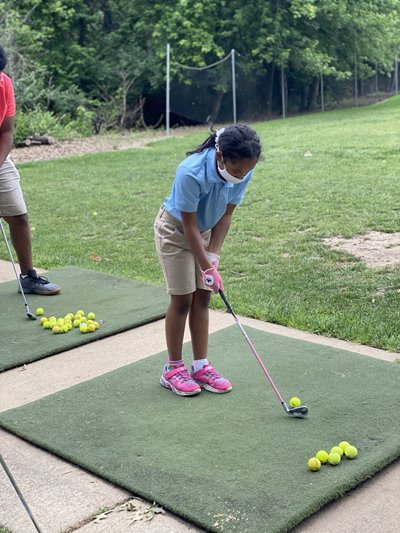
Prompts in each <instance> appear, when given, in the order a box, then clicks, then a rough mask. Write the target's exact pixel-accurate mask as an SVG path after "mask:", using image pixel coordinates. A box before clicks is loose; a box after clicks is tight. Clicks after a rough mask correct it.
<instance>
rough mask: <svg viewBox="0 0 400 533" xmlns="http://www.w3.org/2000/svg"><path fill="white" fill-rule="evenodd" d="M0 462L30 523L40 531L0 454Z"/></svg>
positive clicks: (39, 532)
mask: <svg viewBox="0 0 400 533" xmlns="http://www.w3.org/2000/svg"><path fill="white" fill-rule="evenodd" d="M0 463H1V466H2V467H3V468H4V472H5V473H6V474H7V476H8V479H9V480H10V482H11V485H12V486H13V487H14V489H15V492H16V493H17V494H18V497H19V499H20V501H21V503H22V505H23V506H24V508H25V511H26V512H27V514H28V516H29V518H30V519H31V521H32V524H33V525H34V526H35V529H36V531H37V532H38V533H42V530H41V529H40V527H39V526H38V524H37V522H36V520H35V518H34V516H33V514H32V513H31V510H30V509H29V507H28V504H27V503H26V501H25V499H24V497H23V496H22V492H21V491H20V490H19V487H18V485H17V483H16V481H15V479H14V478H13V476H12V474H11V472H10V470H9V469H8V466H7V465H6V462H5V461H4V459H3V457H2V456H1V454H0Z"/></svg>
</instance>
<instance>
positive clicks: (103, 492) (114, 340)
mask: <svg viewBox="0 0 400 533" xmlns="http://www.w3.org/2000/svg"><path fill="white" fill-rule="evenodd" d="M10 279H14V272H13V270H12V268H11V267H10V264H9V263H7V262H5V261H0V282H1V281H8V280H10ZM0 305H1V303H0ZM23 311H24V310H23V304H22V303H21V313H22V312H23ZM240 320H241V322H242V323H243V324H244V325H249V326H251V327H254V328H257V329H260V330H263V331H267V332H271V333H275V334H278V335H285V336H289V337H292V338H296V339H303V340H307V341H309V342H314V343H316V344H322V345H325V346H333V347H336V348H342V349H345V350H349V351H353V352H356V353H359V354H362V355H365V356H369V357H376V358H379V359H384V360H388V361H393V360H395V359H396V358H397V357H398V354H393V353H389V352H385V351H382V350H376V349H373V348H369V347H366V346H359V345H355V344H352V343H348V342H344V341H339V340H337V339H330V338H325V337H320V336H318V335H313V334H308V333H304V332H301V331H297V330H294V329H290V328H285V327H282V326H276V325H273V324H268V323H265V322H260V321H256V320H252V319H248V318H244V317H240ZM210 322H211V328H210V329H211V332H214V331H218V330H220V329H223V328H225V327H228V326H230V325H231V324H232V317H231V316H230V315H229V314H227V313H222V312H215V311H213V312H211V321H210ZM0 338H1V325H0ZM186 340H189V337H188V335H186ZM164 349H165V341H164V321H163V320H161V321H158V322H155V323H152V324H147V325H145V326H142V327H140V328H136V329H133V330H130V331H127V332H124V333H121V334H118V335H114V336H113V337H108V338H106V339H104V340H100V341H97V342H93V343H89V344H87V345H85V346H80V347H78V348H74V349H72V350H69V351H67V352H65V353H62V354H57V355H54V356H52V357H48V358H46V359H42V360H40V361H36V362H34V363H31V364H29V365H27V366H26V369H25V370H24V369H23V368H22V367H21V368H16V369H12V370H9V371H7V372H4V373H2V374H0V411H6V410H7V409H11V408H13V407H18V406H21V405H24V404H25V403H29V402H31V401H33V400H36V399H38V398H42V397H44V396H47V395H49V394H52V393H53V392H56V391H59V390H63V389H65V388H68V387H71V386H72V385H74V384H76V383H80V382H82V381H86V380H89V379H92V378H94V377H96V376H99V375H101V374H104V373H106V372H110V371H112V370H114V369H116V368H119V367H122V366H124V365H127V364H129V363H131V362H133V361H137V360H139V359H142V358H144V357H148V356H149V355H152V354H155V353H158V352H161V351H163V350H164ZM0 453H1V454H2V456H3V458H4V459H5V460H6V462H7V465H8V467H9V469H10V470H11V471H12V473H13V476H14V478H15V479H16V481H17V483H18V485H19V488H20V489H21V491H22V493H23V495H24V497H25V499H26V500H27V502H28V505H29V506H30V508H31V511H32V513H33V514H34V516H35V518H36V520H37V522H38V523H39V524H40V526H41V529H42V531H43V533H59V532H64V533H69V532H72V531H77V532H78V533H94V532H96V533H97V532H99V533H102V532H104V533H125V532H127V533H128V532H134V533H154V532H159V533H187V532H191V533H194V532H200V531H202V530H201V529H199V528H197V527H195V526H193V525H191V524H188V523H185V522H184V521H182V520H180V519H179V518H177V517H175V516H174V515H172V514H170V513H167V512H166V513H163V514H157V515H155V516H154V518H153V519H152V520H150V521H147V522H146V521H144V519H143V518H144V517H145V516H146V515H145V511H146V509H148V508H149V507H150V506H151V505H152V503H153V502H145V501H143V500H140V499H135V498H133V496H132V495H131V494H130V493H129V492H127V491H125V490H123V489H120V488H118V487H116V486H114V485H111V484H110V483H108V482H106V481H104V480H102V479H100V478H98V477H96V476H93V475H92V474H89V473H87V472H85V471H83V470H81V469H80V468H77V467H75V466H73V465H71V464H70V463H67V462H66V461H63V460H61V459H59V458H57V457H55V456H53V455H52V454H50V453H48V452H45V451H44V450H42V449H40V448H37V447H35V446H33V445H31V444H28V443H26V442H25V441H23V440H21V439H19V438H17V437H15V436H14V435H12V434H10V433H8V432H6V431H3V430H0ZM399 494H400V461H396V462H394V463H393V464H392V465H389V466H388V467H387V468H385V469H384V470H383V471H382V472H380V473H379V474H377V475H376V476H374V477H373V478H372V479H370V480H368V481H366V482H365V483H363V484H362V485H361V486H359V487H358V488H356V489H355V490H353V491H351V492H350V493H348V494H347V495H346V496H344V497H343V498H341V499H340V500H338V501H337V502H334V503H332V504H330V505H328V506H326V507H325V508H324V509H322V510H321V511H320V512H318V513H317V514H316V515H314V516H313V517H311V518H310V519H308V520H306V521H305V522H303V523H302V524H301V525H300V526H298V527H297V528H296V529H295V530H294V531H296V532H297V533H321V532H324V533H350V532H354V533H355V532H363V533H395V532H396V533H397V531H399V523H400V506H399ZM128 509H131V510H128ZM109 511H110V512H109ZM96 515H99V516H98V518H97V520H96V521H94V517H95V516H96ZM140 518H142V519H140ZM0 524H4V525H7V526H8V527H9V528H10V529H11V530H12V531H13V533H30V532H34V531H35V529H34V528H33V526H32V524H31V522H30V520H29V519H28V517H27V515H26V513H25V511H24V509H23V507H22V505H21V503H20V501H19V499H18V497H17V496H16V494H15V492H14V490H13V488H12V486H11V485H10V483H9V481H8V478H7V477H6V475H5V473H4V471H3V470H2V469H1V468H0ZM227 533H229V532H227ZM260 533H268V532H260Z"/></svg>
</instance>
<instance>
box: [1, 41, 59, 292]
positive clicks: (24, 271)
mask: <svg viewBox="0 0 400 533" xmlns="http://www.w3.org/2000/svg"><path fill="white" fill-rule="evenodd" d="M6 64H7V58H6V54H5V52H4V49H3V47H2V46H0V217H2V218H3V219H4V220H5V221H6V222H7V224H8V225H9V228H10V236H11V242H12V244H13V246H14V249H15V252H16V254H17V258H18V262H19V266H20V269H21V274H20V278H21V285H22V288H23V290H24V292H25V293H30V294H42V295H52V294H57V293H59V292H60V290H61V287H59V286H58V285H56V284H55V283H50V282H49V280H48V279H47V278H45V277H43V276H39V275H38V274H37V272H36V270H35V269H34V268H33V266H32V265H33V263H32V239H31V232H30V227H29V222H28V213H27V209H26V205H25V201H24V197H23V194H22V189H21V185H20V177H19V173H18V170H17V169H16V168H15V166H14V164H13V162H12V161H11V159H10V157H9V153H10V150H11V148H12V145H13V141H14V117H15V98H14V88H13V84H12V81H11V79H10V78H9V77H8V76H7V75H6V74H5V73H4V72H3V70H4V68H5V66H6ZM18 290H20V289H19V287H18Z"/></svg>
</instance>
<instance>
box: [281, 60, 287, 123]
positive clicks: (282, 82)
mask: <svg viewBox="0 0 400 533" xmlns="http://www.w3.org/2000/svg"><path fill="white" fill-rule="evenodd" d="M281 99H282V118H286V98H285V71H284V70H283V66H282V67H281Z"/></svg>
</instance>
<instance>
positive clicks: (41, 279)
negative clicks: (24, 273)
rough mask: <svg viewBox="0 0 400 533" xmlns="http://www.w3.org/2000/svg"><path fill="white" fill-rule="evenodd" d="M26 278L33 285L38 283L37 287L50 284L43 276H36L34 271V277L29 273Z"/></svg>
mask: <svg viewBox="0 0 400 533" xmlns="http://www.w3.org/2000/svg"><path fill="white" fill-rule="evenodd" d="M28 278H29V279H31V280H32V281H34V282H35V283H38V284H39V285H47V284H48V283H50V281H49V280H48V279H47V278H45V277H44V276H38V275H37V272H36V271H35V275H34V274H33V273H32V272H29V273H28Z"/></svg>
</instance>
